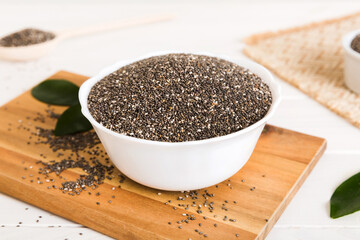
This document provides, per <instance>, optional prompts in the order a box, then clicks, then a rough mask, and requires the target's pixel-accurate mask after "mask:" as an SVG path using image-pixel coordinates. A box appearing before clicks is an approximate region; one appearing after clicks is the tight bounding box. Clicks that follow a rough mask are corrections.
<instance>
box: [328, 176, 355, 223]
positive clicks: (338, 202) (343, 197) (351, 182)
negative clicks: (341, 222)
mask: <svg viewBox="0 0 360 240" xmlns="http://www.w3.org/2000/svg"><path fill="white" fill-rule="evenodd" d="M359 210H360V172H359V173H357V174H355V175H354V176H352V177H350V178H349V179H347V180H346V181H345V182H343V183H342V184H341V185H340V186H339V187H338V188H337V189H336V190H335V192H334V193H333V195H332V196H331V200H330V217H332V218H339V217H342V216H345V215H348V214H351V213H354V212H356V211H359Z"/></svg>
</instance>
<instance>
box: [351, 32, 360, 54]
mask: <svg viewBox="0 0 360 240" xmlns="http://www.w3.org/2000/svg"><path fill="white" fill-rule="evenodd" d="M351 48H352V49H353V50H354V51H356V52H358V53H360V34H359V35H357V36H356V37H355V38H354V40H352V42H351Z"/></svg>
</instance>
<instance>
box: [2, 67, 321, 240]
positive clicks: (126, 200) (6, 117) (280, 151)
mask: <svg viewBox="0 0 360 240" xmlns="http://www.w3.org/2000/svg"><path fill="white" fill-rule="evenodd" d="M52 78H64V79H68V80H71V81H73V82H75V83H76V84H78V85H80V84H81V82H83V81H84V80H86V79H87V77H84V76H80V75H76V74H72V73H68V72H59V73H57V74H55V75H54V76H52ZM47 108H48V107H47V105H46V104H43V103H40V102H38V101H36V100H35V99H33V98H32V97H31V95H30V93H29V92H26V93H24V94H23V95H21V96H19V97H18V98H16V99H14V100H12V101H10V102H9V103H7V104H5V105H4V106H2V107H1V108H0V191H1V192H3V193H6V194H8V195H10V196H13V197H15V198H18V199H21V200H23V201H26V202H29V203H31V204H33V205H35V206H38V207H40V208H43V209H45V210H47V211H50V212H52V213H54V214H57V215H60V216H63V217H65V218H67V219H70V220H72V221H75V222H78V223H80V224H83V225H85V226H88V227H90V228H92V229H95V230H97V231H99V232H102V233H104V234H106V235H109V236H112V237H114V238H119V239H188V238H191V239H199V238H204V234H207V238H209V239H264V238H265V236H266V235H267V233H268V232H269V231H270V230H271V228H272V226H273V225H274V224H275V223H276V221H277V219H278V218H279V217H280V215H281V213H282V212H283V210H284V209H285V207H286V206H287V204H288V203H289V201H290V200H291V199H292V197H293V196H294V194H295V193H296V191H297V190H298V189H299V187H300V186H301V184H302V182H303V181H304V180H305V179H306V177H307V176H308V174H309V173H310V171H311V170H312V168H313V167H314V165H315V164H316V162H317V160H318V159H319V158H320V156H321V155H322V153H323V152H324V150H325V147H326V142H325V140H324V139H321V138H317V137H313V136H309V135H304V134H301V133H297V132H293V131H290V130H286V129H281V128H278V127H274V126H267V127H266V128H265V131H264V133H263V134H262V136H261V137H260V140H259V142H258V144H257V146H256V148H255V151H254V153H253V155H252V156H251V159H250V160H249V162H248V163H247V164H246V165H245V166H244V168H243V169H241V170H240V171H239V172H238V173H236V174H235V175H234V176H233V177H231V179H230V180H231V181H230V182H229V181H225V182H223V183H221V184H219V185H218V187H217V188H216V187H215V186H213V187H210V188H207V189H206V190H207V191H208V192H209V193H213V194H214V195H215V196H214V197H212V198H211V199H209V201H212V202H214V211H213V212H209V211H207V210H204V211H203V213H201V214H198V213H197V212H196V210H197V207H189V209H188V210H185V209H184V207H179V206H178V204H189V205H190V206H191V205H192V202H193V201H194V200H192V199H189V198H186V200H185V201H182V200H177V199H178V197H179V196H185V195H186V193H179V192H166V191H158V190H155V189H150V188H147V187H144V186H142V185H140V184H137V183H135V182H133V181H131V180H130V179H126V180H125V181H124V183H121V188H118V187H117V186H118V185H119V180H120V179H119V177H115V178H113V179H112V180H105V183H104V184H102V185H100V186H99V188H98V189H96V190H90V191H93V193H96V192H101V195H100V196H96V195H95V194H92V195H88V194H85V193H82V194H80V195H77V196H70V195H68V194H63V193H62V191H60V190H58V189H48V186H50V185H52V184H54V183H46V181H45V179H44V176H43V175H39V174H38V173H37V172H38V168H39V167H41V166H40V165H39V164H36V162H37V161H38V160H39V159H41V158H40V154H44V155H46V156H48V157H47V159H48V160H61V159H62V158H59V157H58V156H57V153H54V152H52V151H51V150H50V149H49V147H48V146H47V145H41V144H37V145H36V144H33V143H32V142H31V141H30V140H29V136H30V133H31V132H32V131H35V130H34V127H35V126H42V127H46V128H53V127H54V124H55V120H53V119H50V118H46V119H45V121H44V123H42V122H34V121H33V120H32V119H34V118H36V116H37V114H38V113H41V114H45V110H46V109H47ZM54 109H55V111H56V112H59V113H60V112H62V111H63V110H64V107H54ZM28 129H29V130H28ZM28 142H29V144H28ZM101 148H102V147H101ZM83 154H84V155H85V156H86V154H85V153H83ZM87 157H89V156H87ZM42 160H43V159H42ZM100 161H104V159H101V158H100ZM30 166H32V168H30ZM25 168H27V170H25ZM80 173H81V171H80V170H78V169H71V170H66V171H64V172H63V173H62V174H61V175H62V177H64V178H67V179H75V178H76V177H77V176H78V175H79V174H80ZM30 175H32V176H33V177H29V176H30ZM115 175H117V174H115ZM23 176H24V177H25V179H23V178H22V177H23ZM37 177H39V178H40V179H41V180H42V181H43V182H44V184H37V183H36V181H33V182H30V180H31V178H33V179H37ZM54 179H55V185H57V186H60V185H61V184H60V183H61V180H60V179H58V178H57V177H56V176H55V175H54ZM114 186H115V187H116V189H115V190H112V188H113V187H114ZM253 187H255V189H253ZM250 189H253V190H252V191H251V190H250ZM158 193H161V194H160V195H159V194H158ZM198 193H199V195H200V196H201V195H202V194H204V193H205V189H202V190H198ZM112 195H115V199H112ZM109 200H111V201H112V203H111V204H110V203H108V201H109ZM168 200H172V201H171V203H169V204H168V205H165V204H164V203H165V202H167V201H168ZM225 201H228V203H226V208H227V209H228V210H227V211H225V210H224V209H222V205H223V204H225ZM234 201H236V204H235V203H234ZM96 202H100V205H97V204H96ZM203 202H204V201H203V200H201V201H200V200H196V204H197V205H198V204H203ZM173 207H177V209H176V210H174V209H173ZM183 214H193V215H194V216H195V217H196V220H194V221H190V222H189V223H188V224H187V223H182V224H180V225H181V226H182V229H179V228H178V226H179V224H177V223H176V222H177V221H181V220H182V219H184V218H185V217H184V216H183ZM204 216H206V217H207V218H206V219H204V218H203V217H204ZM224 216H227V217H228V218H232V219H236V222H230V221H228V220H227V221H223V218H224ZM168 222H171V223H172V224H171V225H169V224H168ZM199 223H201V224H202V226H201V227H200V226H199ZM214 224H217V227H214ZM195 229H198V230H199V231H201V232H203V234H202V235H199V233H197V232H195ZM236 234H238V237H236Z"/></svg>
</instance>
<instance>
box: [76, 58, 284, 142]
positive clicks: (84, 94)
mask: <svg viewBox="0 0 360 240" xmlns="http://www.w3.org/2000/svg"><path fill="white" fill-rule="evenodd" d="M171 53H185V54H198V55H206V56H210V57H217V58H222V59H224V60H227V61H230V62H233V63H235V64H238V65H240V66H242V67H244V68H246V69H249V70H250V71H251V72H253V73H255V74H257V75H259V72H261V74H260V75H265V76H266V77H265V78H266V79H265V78H264V77H262V80H263V81H264V82H265V83H266V84H268V86H269V88H270V91H271V93H272V100H273V101H272V104H271V106H270V109H269V111H268V112H267V113H266V115H265V116H264V117H263V118H262V119H260V120H259V121H257V122H256V123H254V124H252V125H250V126H248V127H246V128H244V129H241V130H239V131H236V132H233V133H230V134H227V135H223V136H219V137H212V138H207V139H202V140H194V141H185V142H162V141H155V140H147V139H141V138H136V137H131V136H127V135H124V134H121V133H118V132H115V131H112V130H110V129H108V128H106V127H105V126H103V125H102V124H100V123H99V122H97V121H96V120H95V119H94V118H93V116H92V115H91V113H90V111H89V109H88V106H87V100H88V95H89V93H90V90H91V88H92V87H93V86H94V85H95V83H97V82H98V81H100V80H101V79H102V78H104V77H105V76H107V75H109V74H110V73H112V72H114V71H115V70H117V69H119V68H121V67H123V66H125V65H128V64H131V63H134V62H136V61H139V60H142V59H146V58H149V57H154V56H161V55H165V54H171ZM254 68H256V69H257V70H256V71H253V70H252V69H254ZM280 100H281V87H280V85H279V83H278V82H277V81H276V80H275V79H274V77H273V75H272V74H271V73H270V71H269V70H267V69H266V68H265V67H263V66H262V65H260V64H258V63H255V62H254V61H251V60H248V59H243V58H241V59H240V58H234V57H233V58H231V57H228V56H224V55H215V54H211V53H208V52H187V51H158V52H152V53H150V54H146V55H143V56H141V57H137V58H132V59H128V60H123V61H118V62H116V63H115V64H113V65H110V66H108V67H105V68H103V69H102V70H101V71H100V72H99V73H98V74H96V75H95V76H93V77H91V78H89V79H88V80H86V81H85V82H84V83H83V84H82V85H81V86H80V90H79V102H80V105H81V112H82V114H83V115H84V116H85V117H86V118H87V119H88V120H89V121H90V123H91V124H92V125H93V126H96V128H98V129H100V130H101V131H104V132H106V133H108V134H110V135H112V136H114V137H117V138H120V139H123V140H126V141H131V142H138V143H143V144H149V145H162V146H186V145H198V144H207V143H215V142H219V141H224V140H227V139H230V138H234V137H237V136H239V135H244V134H246V133H248V132H250V131H252V130H254V129H256V128H258V127H260V126H261V125H262V124H265V123H266V122H267V121H268V120H269V119H270V118H271V117H272V116H273V115H274V112H275V110H276V109H277V107H278V106H279V103H280ZM96 128H95V129H96Z"/></svg>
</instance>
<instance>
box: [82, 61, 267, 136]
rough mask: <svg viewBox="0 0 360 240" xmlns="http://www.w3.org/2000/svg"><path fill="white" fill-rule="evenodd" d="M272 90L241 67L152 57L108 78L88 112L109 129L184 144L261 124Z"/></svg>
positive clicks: (101, 83)
mask: <svg viewBox="0 0 360 240" xmlns="http://www.w3.org/2000/svg"><path fill="white" fill-rule="evenodd" d="M271 103H272V96H271V92H270V89H269V87H268V86H267V85H266V84H265V83H264V82H263V81H262V80H261V79H260V77H258V76H257V75H255V74H254V73H251V72H250V71H249V70H247V69H244V68H243V67H241V66H238V65H237V64H234V63H231V62H228V61H225V60H222V59H219V58H214V57H208V56H201V55H192V54H168V55H163V56H157V57H151V58H148V59H144V60H141V61H138V62H135V63H132V64H130V65H127V66H124V67H122V68H120V69H119V70H117V71H115V72H113V73H111V74H109V75H108V76H106V77H105V78H103V79H102V80H100V81H99V82H98V83H96V84H95V85H94V87H93V88H92V89H91V91H90V94H89V97H88V107H89V110H90V112H91V114H92V116H93V117H94V118H95V119H96V121H98V122H99V123H100V124H102V125H103V126H105V127H106V128H108V129H110V130H112V131H115V132H119V133H121V134H125V135H127V136H132V137H136V138H141V139H147V140H155V141H164V142H183V141H195V140H202V139H208V138H213V137H219V136H223V135H227V134H230V133H233V132H236V131H239V130H241V129H244V128H246V127H248V126H250V125H252V124H254V123H255V122H257V121H259V120H260V119H262V118H263V117H264V116H265V114H266V113H267V112H268V110H269V108H270V105H271Z"/></svg>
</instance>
